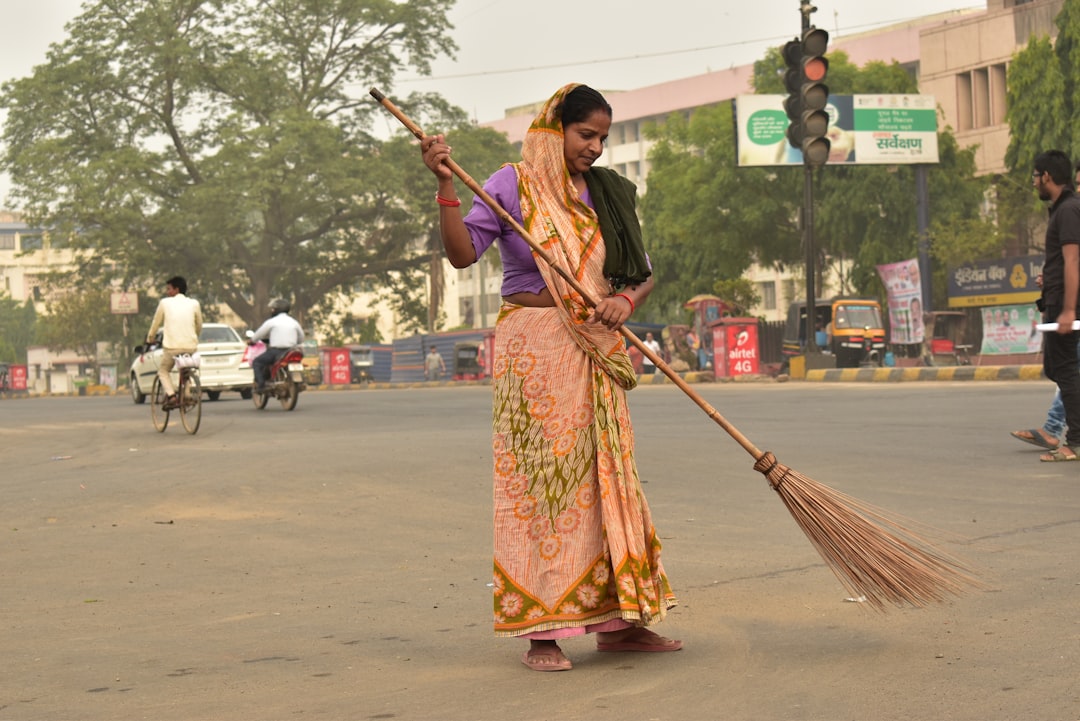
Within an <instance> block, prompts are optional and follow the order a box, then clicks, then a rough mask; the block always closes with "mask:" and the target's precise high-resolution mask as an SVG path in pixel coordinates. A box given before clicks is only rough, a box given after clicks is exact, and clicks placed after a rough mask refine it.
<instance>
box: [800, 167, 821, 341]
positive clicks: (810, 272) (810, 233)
mask: <svg viewBox="0 0 1080 721" xmlns="http://www.w3.org/2000/svg"><path fill="white" fill-rule="evenodd" d="M802 219H803V227H802V238H803V250H804V251H805V253H806V352H807V354H808V355H817V353H818V351H819V348H818V345H817V309H816V308H815V305H816V303H815V300H816V298H817V290H816V289H815V287H814V286H815V283H814V280H815V278H814V275H815V273H814V268H815V265H816V264H815V263H814V169H813V168H812V167H810V164H809V163H804V164H803V213H802Z"/></svg>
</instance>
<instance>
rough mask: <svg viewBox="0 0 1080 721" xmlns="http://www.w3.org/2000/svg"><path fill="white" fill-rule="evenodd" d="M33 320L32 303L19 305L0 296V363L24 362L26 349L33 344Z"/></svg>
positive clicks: (34, 315) (3, 295)
mask: <svg viewBox="0 0 1080 721" xmlns="http://www.w3.org/2000/svg"><path fill="white" fill-rule="evenodd" d="M35 319H36V314H35V311H34V303H33V301H30V300H27V301H26V302H24V303H21V304H20V303H18V302H17V301H15V300H13V299H12V298H11V297H10V296H8V295H6V294H2V295H0V363H25V362H26V347H27V346H29V345H33V343H34V333H35V330H36V323H35Z"/></svg>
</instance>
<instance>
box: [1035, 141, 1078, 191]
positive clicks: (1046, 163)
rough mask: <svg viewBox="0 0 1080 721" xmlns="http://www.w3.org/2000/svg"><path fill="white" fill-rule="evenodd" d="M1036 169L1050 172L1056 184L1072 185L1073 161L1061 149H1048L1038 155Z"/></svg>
mask: <svg viewBox="0 0 1080 721" xmlns="http://www.w3.org/2000/svg"><path fill="white" fill-rule="evenodd" d="M1035 171H1036V172H1039V173H1048V174H1049V175H1050V179H1051V180H1053V181H1054V184H1055V185H1067V186H1069V187H1070V188H1071V187H1072V181H1073V179H1072V172H1071V171H1072V161H1070V160H1069V156H1068V155H1066V154H1065V153H1063V152H1062V151H1060V150H1047V151H1045V152H1042V153H1039V154H1038V155H1036V156H1035Z"/></svg>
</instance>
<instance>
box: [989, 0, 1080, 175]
mask: <svg viewBox="0 0 1080 721" xmlns="http://www.w3.org/2000/svg"><path fill="white" fill-rule="evenodd" d="M1066 4H1068V3H1066ZM1065 77H1066V73H1065V72H1063V68H1062V65H1061V64H1060V63H1059V62H1058V57H1057V55H1056V54H1055V52H1054V47H1053V45H1052V44H1051V43H1050V38H1047V37H1043V38H1034V39H1032V40H1031V42H1029V43H1028V45H1027V47H1026V48H1024V49H1023V50H1021V51H1019V52H1018V53H1017V54H1016V55H1015V56H1014V57H1013V60H1012V63H1011V64H1010V65H1009V70H1008V83H1007V85H1008V91H1007V94H1006V97H1007V101H1006V102H1007V110H1006V113H1005V120H1006V122H1008V124H1009V147H1008V148H1007V149H1006V150H1005V165H1006V167H1008V168H1009V169H1010V170H1012V171H1017V172H1020V173H1025V172H1030V171H1031V168H1032V167H1033V165H1032V164H1033V162H1034V160H1035V156H1036V155H1038V154H1039V153H1041V152H1043V151H1044V150H1050V149H1052V148H1057V149H1060V150H1064V151H1065V152H1066V153H1070V157H1071V156H1072V155H1073V154H1074V153H1073V152H1072V151H1073V150H1074V148H1073V147H1072V145H1073V141H1072V132H1071V127H1072V125H1073V122H1074V120H1075V118H1074V116H1073V115H1072V110H1071V108H1070V107H1069V106H1071V105H1072V102H1071V99H1069V98H1067V97H1066V94H1065V87H1066V80H1065Z"/></svg>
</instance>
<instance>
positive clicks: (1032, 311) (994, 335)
mask: <svg viewBox="0 0 1080 721" xmlns="http://www.w3.org/2000/svg"><path fill="white" fill-rule="evenodd" d="M1041 320H1042V316H1041V315H1040V313H1039V309H1038V308H1036V307H1035V304H1034V303H1031V304H1025V305H999V306H996V307H994V308H983V309H982V321H983V340H982V349H981V350H980V351H979V352H980V353H982V354H983V355H1013V354H1016V353H1038V352H1039V351H1040V350H1042V333H1040V332H1039V331H1038V330H1036V329H1035V326H1036V325H1037V324H1038V323H1039V322H1040V321H1041Z"/></svg>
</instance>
